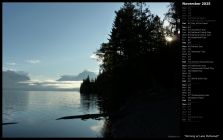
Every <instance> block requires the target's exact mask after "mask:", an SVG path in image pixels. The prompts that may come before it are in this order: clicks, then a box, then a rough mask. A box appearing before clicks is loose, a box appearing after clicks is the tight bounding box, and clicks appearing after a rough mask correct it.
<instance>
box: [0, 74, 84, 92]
mask: <svg viewBox="0 0 223 140" xmlns="http://www.w3.org/2000/svg"><path fill="white" fill-rule="evenodd" d="M2 73H3V75H2V76H3V89H7V90H37V91H74V90H79V88H80V84H81V82H82V81H55V80H44V81H41V80H31V79H30V77H29V76H28V74H27V73H25V72H18V71H10V70H7V71H3V72H2Z"/></svg>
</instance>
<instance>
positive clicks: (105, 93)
mask: <svg viewBox="0 0 223 140" xmlns="http://www.w3.org/2000/svg"><path fill="white" fill-rule="evenodd" d="M115 13H116V17H115V19H114V22H113V25H112V29H111V33H110V35H109V39H108V42H106V43H102V44H101V46H100V48H99V49H98V50H97V51H96V52H95V53H96V55H97V56H98V59H99V61H102V64H101V65H100V72H99V75H98V76H97V78H96V79H95V80H90V79H89V78H87V79H84V80H83V83H82V84H81V87H80V92H81V93H84V94H97V95H100V96H102V97H103V98H104V101H105V102H106V103H107V104H109V105H108V107H110V108H111V109H113V108H116V107H119V106H120V104H122V102H123V101H124V100H125V98H126V97H127V96H131V95H136V94H139V93H143V92H145V91H147V90H149V89H154V90H159V89H162V88H163V89H166V88H175V87H176V85H177V84H178V83H177V79H178V78H179V70H178V67H179V63H180V61H179V60H180V59H179V58H180V46H179V31H180V28H179V19H180V18H179V16H178V15H179V10H178V3H171V4H170V8H169V11H168V12H167V13H166V16H165V19H166V20H168V21H169V23H170V25H169V26H168V27H166V28H164V26H163V23H164V21H163V20H161V19H160V17H159V16H157V15H154V14H152V13H151V11H150V10H149V9H148V7H147V5H146V3H143V2H135V3H134V2H125V3H124V4H123V6H122V7H121V8H120V9H119V10H118V11H115ZM166 36H171V37H172V39H173V40H172V41H171V42H167V41H166V39H165V37H166ZM114 103H115V104H114Z"/></svg>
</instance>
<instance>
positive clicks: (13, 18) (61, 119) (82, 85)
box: [2, 2, 181, 138]
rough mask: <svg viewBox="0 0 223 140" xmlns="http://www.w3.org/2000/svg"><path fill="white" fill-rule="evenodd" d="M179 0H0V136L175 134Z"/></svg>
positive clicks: (86, 136)
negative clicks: (34, 0) (0, 64)
mask: <svg viewBox="0 0 223 140" xmlns="http://www.w3.org/2000/svg"><path fill="white" fill-rule="evenodd" d="M179 20H180V16H179V2H66V3H65V2H46V3H45V2H3V4H2V29H3V31H2V36H3V37H2V38H3V43H2V58H3V61H2V137H3V138H126V137H127V138H132V137H136V138H173V137H174V138H176V137H180V130H179V128H180V109H179V104H180V92H179V91H180V90H181V89H180V88H179V87H180V86H179V85H180V84H181V83H180V82H179V80H180V78H181V77H180V74H181V70H180V69H179V65H180V64H181V59H178V58H181V51H180V21H179Z"/></svg>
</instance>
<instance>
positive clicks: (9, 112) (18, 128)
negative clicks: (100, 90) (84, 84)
mask: <svg viewBox="0 0 223 140" xmlns="http://www.w3.org/2000/svg"><path fill="white" fill-rule="evenodd" d="M87 113H89V114H90V113H99V110H98V108H97V97H95V96H80V93H79V92H74V91H73V92H61V91H3V122H18V124H13V125H4V126H3V137H102V135H101V129H102V128H103V124H104V120H103V119H102V120H93V119H88V120H84V121H83V120H81V119H72V120H56V119H57V118H59V117H63V116H70V115H82V114H87Z"/></svg>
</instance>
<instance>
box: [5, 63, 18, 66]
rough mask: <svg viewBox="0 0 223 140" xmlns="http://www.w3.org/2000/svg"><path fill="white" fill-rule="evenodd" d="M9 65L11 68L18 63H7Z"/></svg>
mask: <svg viewBox="0 0 223 140" xmlns="http://www.w3.org/2000/svg"><path fill="white" fill-rule="evenodd" d="M7 65H9V66H15V65H16V63H15V62H10V63H7Z"/></svg>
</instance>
